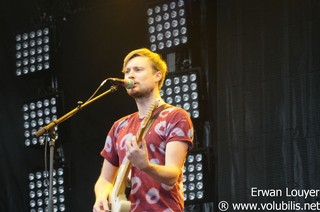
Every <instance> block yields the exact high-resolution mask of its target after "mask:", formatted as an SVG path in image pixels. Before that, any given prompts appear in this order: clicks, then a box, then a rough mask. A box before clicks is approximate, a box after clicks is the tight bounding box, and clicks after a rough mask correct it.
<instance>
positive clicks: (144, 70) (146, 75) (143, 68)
mask: <svg viewBox="0 0 320 212" xmlns="http://www.w3.org/2000/svg"><path fill="white" fill-rule="evenodd" d="M159 73H160V72H155V71H154V70H153V69H152V65H151V61H150V60H149V58H147V57H142V56H137V57H134V58H132V59H131V60H129V61H128V63H127V65H126V67H125V73H124V78H125V79H131V80H133V81H134V86H133V87H132V88H131V89H127V92H128V94H129V95H130V96H132V97H134V98H140V97H148V96H149V95H150V94H152V92H154V89H158V82H159V81H160V79H161V74H159Z"/></svg>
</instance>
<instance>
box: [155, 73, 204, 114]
mask: <svg viewBox="0 0 320 212" xmlns="http://www.w3.org/2000/svg"><path fill="white" fill-rule="evenodd" d="M198 72H199V69H189V70H185V71H183V72H177V73H173V74H168V76H167V77H166V79H165V81H164V83H163V86H162V88H161V90H160V95H161V98H162V99H163V100H164V101H165V102H167V103H168V104H171V105H175V106H178V107H181V108H183V109H184V110H186V111H187V112H188V113H189V115H190V117H191V118H193V119H198V118H200V96H199V95H200V92H199V91H200V89H199V85H200V83H199V82H200V80H199V73H198Z"/></svg>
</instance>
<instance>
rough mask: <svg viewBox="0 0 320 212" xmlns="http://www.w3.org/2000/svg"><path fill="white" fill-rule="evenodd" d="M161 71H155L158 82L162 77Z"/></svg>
mask: <svg viewBox="0 0 320 212" xmlns="http://www.w3.org/2000/svg"><path fill="white" fill-rule="evenodd" d="M162 77H163V76H162V73H161V71H157V72H156V80H157V81H158V82H160V81H161V79H162Z"/></svg>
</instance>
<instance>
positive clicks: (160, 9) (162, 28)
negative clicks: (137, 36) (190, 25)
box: [147, 0, 188, 51]
mask: <svg viewBox="0 0 320 212" xmlns="http://www.w3.org/2000/svg"><path fill="white" fill-rule="evenodd" d="M147 24H148V33H149V42H150V49H151V51H161V50H164V49H170V48H174V47H177V46H180V45H183V44H186V43H187V42H188V30H187V18H186V7H185V1H183V0H178V1H165V2H164V3H161V4H157V5H152V6H150V7H149V8H148V9H147Z"/></svg>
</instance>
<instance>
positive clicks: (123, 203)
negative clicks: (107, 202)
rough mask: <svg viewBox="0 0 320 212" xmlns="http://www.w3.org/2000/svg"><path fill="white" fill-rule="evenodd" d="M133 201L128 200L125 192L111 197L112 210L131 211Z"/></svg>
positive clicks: (114, 211)
mask: <svg viewBox="0 0 320 212" xmlns="http://www.w3.org/2000/svg"><path fill="white" fill-rule="evenodd" d="M130 207H131V202H130V201H128V200H127V197H126V195H125V194H121V195H119V196H115V197H114V198H111V211H112V212H128V211H130Z"/></svg>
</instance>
